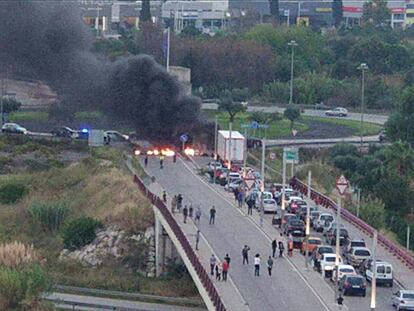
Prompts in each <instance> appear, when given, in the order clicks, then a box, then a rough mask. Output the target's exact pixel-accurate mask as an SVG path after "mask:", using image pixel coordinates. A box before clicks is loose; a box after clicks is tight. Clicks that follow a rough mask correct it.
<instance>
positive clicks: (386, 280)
mask: <svg viewBox="0 0 414 311" xmlns="http://www.w3.org/2000/svg"><path fill="white" fill-rule="evenodd" d="M376 268H377V275H376V277H375V279H376V280H377V284H378V285H381V284H384V285H387V286H389V287H392V286H393V285H394V276H393V269H392V265H391V264H390V263H388V262H386V261H376ZM365 277H366V279H367V281H368V282H371V281H372V279H373V277H374V265H373V263H372V260H371V262H369V263H368V264H367V269H366V270H365Z"/></svg>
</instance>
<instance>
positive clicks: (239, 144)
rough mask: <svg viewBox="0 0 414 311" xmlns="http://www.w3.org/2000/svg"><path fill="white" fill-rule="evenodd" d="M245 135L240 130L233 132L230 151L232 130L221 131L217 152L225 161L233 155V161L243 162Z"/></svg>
mask: <svg viewBox="0 0 414 311" xmlns="http://www.w3.org/2000/svg"><path fill="white" fill-rule="evenodd" d="M244 149H245V137H244V136H243V135H242V134H240V133H239V132H238V131H232V132H231V152H230V131H219V132H218V137H217V154H218V155H219V157H220V158H221V160H223V161H224V162H228V161H229V160H230V157H231V162H232V163H241V162H243V160H244V153H245V150H244Z"/></svg>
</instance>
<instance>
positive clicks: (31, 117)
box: [9, 111, 49, 122]
mask: <svg viewBox="0 0 414 311" xmlns="http://www.w3.org/2000/svg"><path fill="white" fill-rule="evenodd" d="M48 118H49V114H48V113H47V112H46V111H16V112H12V113H10V114H9V120H10V122H22V121H39V122H40V121H47V119H48Z"/></svg>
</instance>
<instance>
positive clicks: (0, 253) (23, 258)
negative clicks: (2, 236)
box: [0, 241, 38, 268]
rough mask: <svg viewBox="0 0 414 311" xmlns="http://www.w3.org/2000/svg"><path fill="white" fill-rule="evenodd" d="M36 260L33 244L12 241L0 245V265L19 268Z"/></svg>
mask: <svg viewBox="0 0 414 311" xmlns="http://www.w3.org/2000/svg"><path fill="white" fill-rule="evenodd" d="M36 261H38V255H37V252H36V251H35V250H34V248H33V245H26V244H23V243H21V242H17V241H15V242H13V243H7V244H1V245H0V265H2V266H6V267H8V268H21V267H25V266H28V265H31V264H33V263H34V262H36Z"/></svg>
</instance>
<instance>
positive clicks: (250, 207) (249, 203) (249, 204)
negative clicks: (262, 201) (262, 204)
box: [247, 198, 254, 215]
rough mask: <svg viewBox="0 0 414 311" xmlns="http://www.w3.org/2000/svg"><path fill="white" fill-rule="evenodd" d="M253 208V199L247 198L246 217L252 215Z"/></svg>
mask: <svg viewBox="0 0 414 311" xmlns="http://www.w3.org/2000/svg"><path fill="white" fill-rule="evenodd" d="M253 206H254V200H253V198H249V200H248V201H247V215H253Z"/></svg>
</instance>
